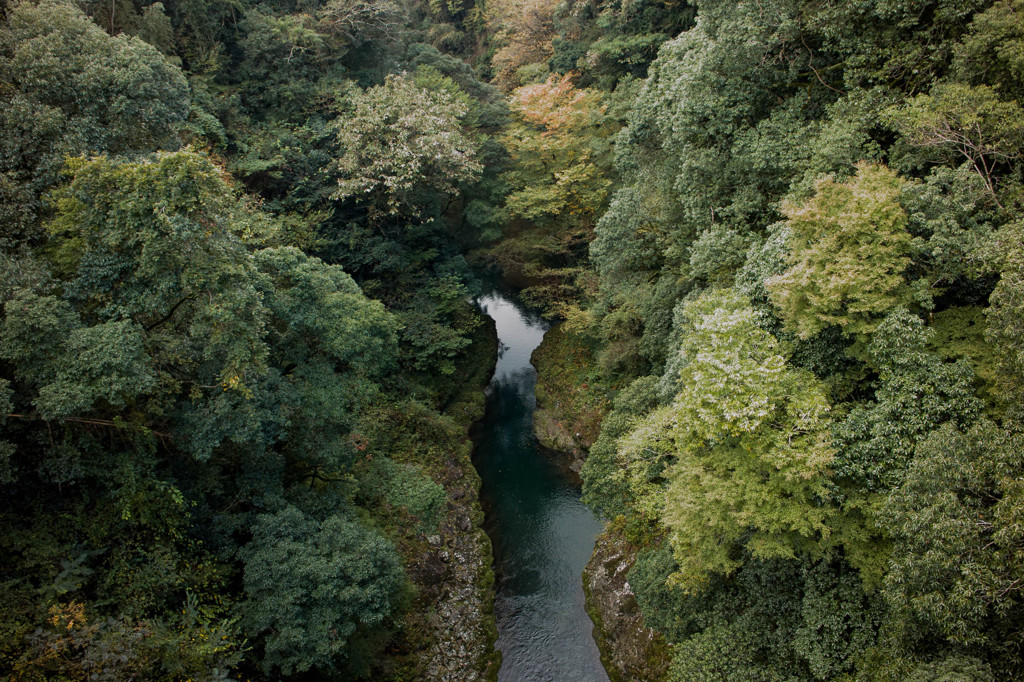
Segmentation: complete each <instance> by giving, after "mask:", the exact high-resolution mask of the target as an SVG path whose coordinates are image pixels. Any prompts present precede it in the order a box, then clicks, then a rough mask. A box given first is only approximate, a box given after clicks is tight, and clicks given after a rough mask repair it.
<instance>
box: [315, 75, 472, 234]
mask: <svg viewBox="0 0 1024 682" xmlns="http://www.w3.org/2000/svg"><path fill="white" fill-rule="evenodd" d="M467 111H468V109H467V107H466V105H465V104H463V103H462V102H459V101H458V100H455V99H453V98H452V97H451V95H449V94H448V93H447V92H445V91H443V90H442V91H430V90H426V89H423V88H420V87H418V86H417V85H416V84H415V83H414V82H413V80H412V79H411V78H410V77H408V76H407V75H402V76H393V75H392V76H388V77H387V79H386V80H385V81H384V84H383V85H376V86H374V87H371V88H368V89H366V90H364V91H358V92H354V93H352V94H350V96H349V98H348V100H347V110H345V111H343V112H342V114H341V116H339V117H338V118H337V119H336V120H335V122H334V125H335V129H336V130H337V135H338V144H339V146H340V148H341V151H340V155H339V158H338V161H337V164H336V168H337V171H338V173H339V179H338V189H337V191H336V192H335V193H334V198H335V199H354V200H355V201H357V202H364V201H368V202H369V203H370V205H371V208H372V209H373V210H374V211H375V212H378V213H380V214H390V215H395V214H398V213H399V212H402V211H408V210H410V209H411V208H412V207H413V206H414V205H415V203H416V194H417V193H418V192H434V193H437V194H439V195H442V196H444V197H449V198H450V197H451V196H452V195H453V194H455V193H456V192H458V190H459V187H460V186H461V185H462V184H463V183H466V182H470V181H472V180H474V179H476V178H477V177H478V176H479V175H480V172H481V170H482V166H481V165H480V163H479V162H478V161H477V160H476V158H475V157H476V145H475V143H474V142H473V141H472V140H471V139H470V138H469V137H468V136H467V135H466V134H465V133H464V132H463V130H462V127H461V119H462V117H463V116H465V115H466V113H467Z"/></svg>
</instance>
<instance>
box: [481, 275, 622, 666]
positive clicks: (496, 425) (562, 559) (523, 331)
mask: <svg viewBox="0 0 1024 682" xmlns="http://www.w3.org/2000/svg"><path fill="white" fill-rule="evenodd" d="M479 304H480V307H481V308H482V309H483V310H484V311H485V312H486V313H487V314H488V315H490V316H491V317H492V318H494V321H495V323H496V324H497V327H498V338H499V341H500V343H501V346H500V353H499V357H498V365H497V368H496V369H495V374H494V378H493V379H492V380H491V384H490V386H489V387H488V406H487V416H486V417H485V419H484V422H483V424H482V425H481V431H480V433H479V435H478V444H477V452H476V465H477V469H478V470H479V471H480V476H481V478H482V479H483V489H482V499H483V502H484V508H485V510H486V513H487V521H488V532H489V534H490V535H491V539H492V540H493V542H494V555H495V563H496V571H495V572H496V574H497V586H496V588H497V598H496V601H495V607H494V610H495V616H496V617H497V621H498V642H497V647H498V649H500V650H501V652H502V664H501V669H500V671H499V672H498V680H499V681H500V682H573V681H576V680H579V681H581V682H598V681H604V680H607V679H608V676H607V674H606V673H605V671H604V668H602V667H601V659H600V654H599V653H598V650H597V645H596V644H594V640H593V636H592V634H591V633H592V630H593V623H591V621H590V617H589V616H587V613H586V611H585V610H584V604H583V580H582V577H581V574H582V572H583V568H584V566H586V563H587V560H588V559H589V558H590V554H591V552H592V551H593V549H594V537H595V536H596V535H597V533H598V532H599V531H600V529H601V524H600V523H599V522H598V520H597V519H596V518H595V517H594V515H593V513H592V512H591V511H590V509H589V508H588V507H586V506H585V505H584V504H583V503H582V502H580V492H579V488H578V487H577V486H575V485H574V484H573V482H572V481H571V480H570V479H569V478H568V476H567V475H566V472H565V470H564V468H563V467H560V466H558V464H557V463H556V462H554V461H552V460H551V458H550V457H549V456H546V455H545V454H543V453H542V452H541V451H540V449H539V448H538V446H537V441H536V439H535V438H534V435H533V427H532V419H533V409H534V406H535V400H534V394H533V388H534V384H535V382H536V372H535V371H534V369H533V367H532V366H531V365H530V354H531V353H532V352H533V349H534V348H536V347H537V345H538V344H539V343H540V341H541V339H542V338H543V336H544V331H545V330H546V328H547V327H546V325H545V324H544V323H543V321H542V320H540V319H538V318H536V317H533V316H530V315H529V314H527V313H526V312H524V311H523V310H522V309H521V308H520V307H518V306H517V305H515V304H514V303H513V302H512V301H510V300H508V299H506V298H503V297H502V296H500V295H496V294H492V295H489V296H486V297H484V298H482V299H480V300H479Z"/></svg>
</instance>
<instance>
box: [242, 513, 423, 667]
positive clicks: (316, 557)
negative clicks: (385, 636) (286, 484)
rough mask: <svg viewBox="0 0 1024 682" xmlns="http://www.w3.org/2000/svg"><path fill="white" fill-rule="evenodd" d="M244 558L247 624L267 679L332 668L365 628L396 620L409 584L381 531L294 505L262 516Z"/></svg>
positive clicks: (254, 529)
mask: <svg viewBox="0 0 1024 682" xmlns="http://www.w3.org/2000/svg"><path fill="white" fill-rule="evenodd" d="M243 555H244V560H245V591H246V594H247V596H248V601H247V602H246V604H245V607H244V612H245V618H244V624H245V626H246V628H247V631H248V632H249V633H250V634H251V635H252V636H253V637H257V636H258V637H260V638H261V641H262V644H263V651H264V655H263V663H262V665H263V669H264V671H265V672H266V673H267V674H268V675H269V674H271V673H272V672H273V671H275V670H277V671H280V673H281V674H283V675H291V674H293V673H296V672H305V671H307V670H310V669H312V668H321V669H326V670H330V669H332V668H333V667H334V661H335V659H336V657H339V656H341V655H343V652H344V651H345V646H346V644H347V643H348V641H349V639H351V637H352V636H353V635H354V634H355V632H356V630H357V628H358V627H360V626H361V625H375V624H378V623H380V622H382V621H383V620H384V619H385V618H387V617H388V616H389V615H390V614H391V612H392V610H393V608H394V603H395V598H396V595H398V593H399V591H400V588H401V586H402V584H403V581H404V577H405V576H404V574H403V572H402V570H401V568H400V566H399V564H398V557H397V555H396V553H395V548H394V546H393V545H392V544H391V543H390V542H388V541H387V540H385V539H384V538H382V537H381V536H380V535H379V534H377V533H376V532H374V531H372V530H370V529H368V528H366V527H365V526H363V525H362V524H360V523H359V522H357V521H352V520H349V519H346V518H344V517H343V516H340V515H335V516H329V517H328V518H326V519H324V520H323V521H317V520H316V519H314V518H310V517H309V516H306V515H305V514H303V512H302V511H300V510H299V509H297V508H296V507H292V506H289V507H286V508H284V509H282V510H281V511H279V512H277V513H274V514H261V515H259V516H257V517H256V523H255V526H254V528H253V538H252V540H251V541H250V542H249V544H248V545H247V546H246V547H245V549H244V550H243Z"/></svg>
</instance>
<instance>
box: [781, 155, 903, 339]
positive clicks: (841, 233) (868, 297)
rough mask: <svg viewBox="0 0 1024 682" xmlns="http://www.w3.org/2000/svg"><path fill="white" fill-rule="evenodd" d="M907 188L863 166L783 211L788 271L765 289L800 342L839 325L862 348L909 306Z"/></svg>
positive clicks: (877, 167) (885, 172) (826, 181)
mask: <svg viewBox="0 0 1024 682" xmlns="http://www.w3.org/2000/svg"><path fill="white" fill-rule="evenodd" d="M904 185H905V181H904V180H902V179H900V178H899V177H898V176H897V175H896V174H895V173H894V172H893V171H891V170H889V169H888V168H886V167H885V166H881V165H875V164H867V163H864V164H860V165H858V167H857V175H856V177H854V178H852V179H851V180H849V181H848V182H845V183H838V182H835V181H834V180H829V179H824V180H821V181H820V182H819V183H818V185H817V188H816V192H815V195H814V196H813V197H812V198H811V199H809V200H807V201H806V202H804V203H802V204H793V203H789V204H786V205H785V206H784V209H783V210H784V212H785V213H786V218H787V220H786V224H787V227H788V228H789V248H790V252H789V255H788V256H787V258H786V262H787V265H788V266H789V267H788V268H787V269H786V271H785V272H783V273H782V274H780V275H776V276H774V277H770V278H768V280H767V281H766V282H765V287H766V288H767V289H768V291H769V293H770V295H771V297H772V301H773V302H774V303H775V305H777V306H778V307H779V309H780V311H781V313H782V317H783V319H784V320H785V322H786V324H787V326H788V327H789V328H791V329H792V330H793V331H795V332H796V333H797V334H798V335H799V336H800V337H801V338H808V337H810V336H813V335H815V334H817V333H818V332H820V331H822V330H823V329H825V328H826V327H828V326H831V325H837V326H839V327H841V328H842V330H843V332H844V333H845V334H847V335H850V336H853V337H855V338H856V339H857V340H858V341H860V342H861V343H863V342H865V341H867V339H868V338H869V337H870V335H871V333H872V332H873V331H874V329H875V327H877V326H878V322H879V320H880V319H881V318H882V317H884V316H885V315H886V314H887V313H888V312H889V311H891V310H892V309H894V308H895V307H897V306H899V305H904V304H906V303H908V302H909V301H910V300H911V298H912V293H913V292H912V290H911V288H910V286H909V285H908V284H907V282H906V279H905V271H906V269H907V268H908V267H909V266H910V252H911V245H912V240H911V236H910V234H909V233H908V232H907V230H906V225H907V214H906V211H904V210H903V208H902V207H901V206H900V204H899V193H900V190H901V189H902V188H903V186H904Z"/></svg>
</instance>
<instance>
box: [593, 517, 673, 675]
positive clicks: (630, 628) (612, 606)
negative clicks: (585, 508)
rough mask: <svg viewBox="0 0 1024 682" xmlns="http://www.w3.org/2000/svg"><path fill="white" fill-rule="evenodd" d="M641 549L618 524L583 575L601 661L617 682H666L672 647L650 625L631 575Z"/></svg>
mask: <svg viewBox="0 0 1024 682" xmlns="http://www.w3.org/2000/svg"><path fill="white" fill-rule="evenodd" d="M636 552H637V548H636V547H635V546H634V545H632V544H631V543H630V542H629V541H628V540H627V539H626V537H625V534H624V533H623V532H622V528H621V526H620V525H619V524H615V523H612V524H610V525H609V526H608V527H607V528H606V529H605V532H604V533H602V534H601V535H599V536H598V537H597V544H596V545H595V547H594V555H593V556H592V557H591V558H590V562H589V563H588V564H587V567H586V569H584V571H583V591H584V592H585V593H586V597H587V613H588V614H590V619H591V620H593V621H594V639H595V640H596V641H597V647H598V649H599V650H600V651H601V662H602V663H603V664H604V667H605V670H607V671H608V676H609V677H610V678H611V679H612V681H613V682H627V681H629V682H660V681H661V680H665V679H666V675H667V674H668V665H669V661H670V657H669V646H668V644H667V643H666V642H665V640H664V639H663V638H662V637H661V635H659V634H658V633H657V632H655V631H654V630H651V629H650V628H648V627H646V626H645V625H644V619H643V615H642V614H641V613H640V607H639V606H638V605H637V602H636V597H635V595H634V594H633V590H632V589H631V588H630V586H629V582H628V581H627V576H628V575H629V570H630V569H631V568H632V567H633V563H634V562H635V561H636Z"/></svg>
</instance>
